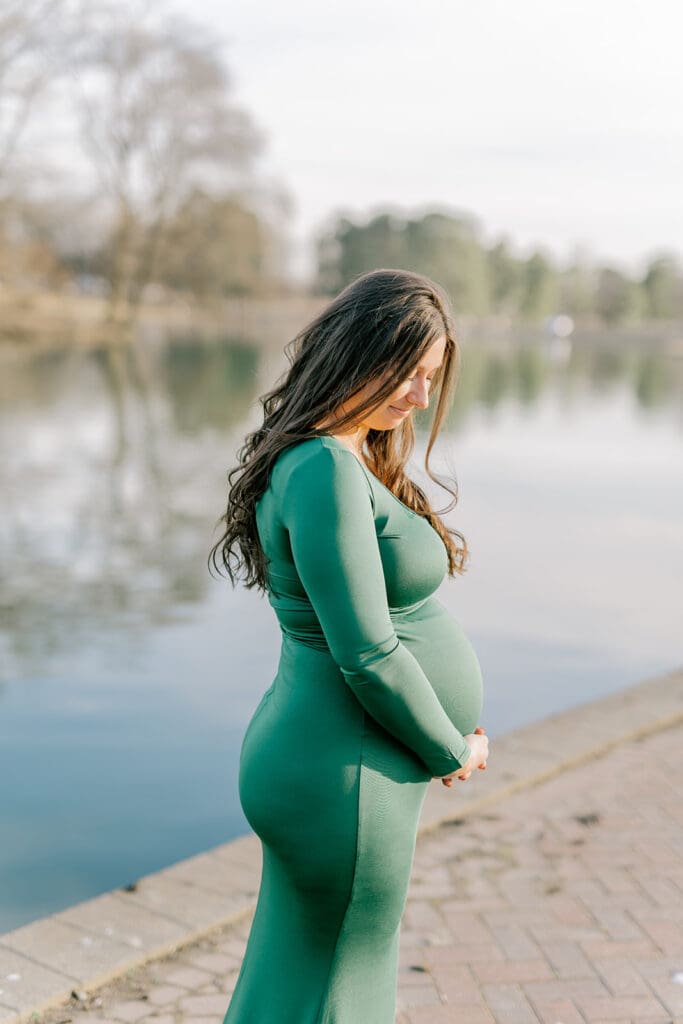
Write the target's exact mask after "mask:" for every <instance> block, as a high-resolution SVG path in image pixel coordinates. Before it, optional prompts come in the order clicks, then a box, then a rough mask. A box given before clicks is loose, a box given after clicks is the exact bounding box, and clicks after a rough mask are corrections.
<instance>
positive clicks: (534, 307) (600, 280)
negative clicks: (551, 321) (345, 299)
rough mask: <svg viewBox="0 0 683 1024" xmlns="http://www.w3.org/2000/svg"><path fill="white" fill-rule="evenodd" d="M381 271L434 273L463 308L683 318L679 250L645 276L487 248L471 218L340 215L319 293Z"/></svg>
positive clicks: (624, 318) (329, 238)
mask: <svg viewBox="0 0 683 1024" xmlns="http://www.w3.org/2000/svg"><path fill="white" fill-rule="evenodd" d="M373 267H402V268H404V269H407V270H416V271H420V272H422V273H425V274H428V275H429V276H430V277H433V278H434V279H435V280H437V281H439V282H440V283H441V284H442V285H444V287H445V288H446V289H447V291H448V292H449V295H450V296H451V298H452V300H453V303H454V306H455V308H456V310H457V311H458V312H460V313H468V314H473V315H479V316H487V315H496V316H501V315H502V316H509V317H511V318H516V319H534V320H537V319H538V318H539V317H543V316H546V315H552V314H555V313H560V312H561V313H567V314H569V315H570V316H572V317H574V318H576V319H586V318H591V319H596V320H599V321H601V322H603V323H606V324H619V323H626V322H629V321H637V320H644V319H656V320H681V319H683V273H682V272H681V267H680V265H679V263H678V261H677V260H676V258H675V257H674V256H673V255H672V254H668V253H662V254H660V255H657V256H654V257H653V258H652V259H651V260H650V261H649V263H648V265H647V267H646V269H645V271H644V273H643V274H642V275H641V276H629V275H628V274H626V273H625V272H624V271H623V270H620V269H618V268H616V267H610V266H592V265H588V264H587V263H582V262H580V261H579V260H578V259H577V260H575V261H574V262H572V263H571V264H570V265H569V266H564V267H561V266H558V265H557V262H556V261H554V260H553V259H552V258H551V257H550V256H549V255H548V254H546V253H544V252H543V251H541V250H536V251H534V252H532V253H531V254H530V255H528V256H523V257H522V256H520V255H517V254H516V253H515V252H514V250H513V248H512V246H511V243H510V242H509V241H508V240H507V239H505V238H501V239H499V240H498V241H497V242H496V243H495V244H494V245H492V246H486V245H485V244H484V242H483V241H482V239H481V232H480V229H479V226H478V224H477V222H476V220H475V219H474V218H472V217H468V216H467V215H455V214H449V213H443V212H438V211H435V212H429V213H426V214H423V215H421V216H420V217H416V218H414V219H411V218H410V217H407V216H401V215H400V214H397V213H396V212H387V213H378V214H377V215H375V216H374V217H373V218H372V219H371V220H369V221H367V220H366V221H363V222H361V221H360V220H356V221H353V220H350V219H349V218H347V217H340V218H338V219H337V221H336V223H334V224H333V225H332V226H331V227H330V228H329V229H328V230H326V231H324V232H323V233H322V234H321V235H320V237H319V239H318V275H317V280H316V289H317V290H318V292H320V293H322V294H336V292H337V291H339V289H340V288H342V287H344V285H346V284H348V283H349V281H352V280H353V279H354V278H355V277H356V276H357V275H358V274H361V273H364V272H365V271H368V270H371V269H372V268H373Z"/></svg>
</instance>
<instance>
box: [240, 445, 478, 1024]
mask: <svg viewBox="0 0 683 1024" xmlns="http://www.w3.org/2000/svg"><path fill="white" fill-rule="evenodd" d="M257 526H258V532H259V537H260V540H261V543H262V545H263V548H264V550H265V552H266V554H267V556H268V557H269V558H270V559H271V560H272V561H271V564H270V568H269V581H268V582H269V586H268V600H269V602H270V604H271V605H272V607H273V608H274V610H275V613H276V615H277V618H278V620H279V623H280V628H281V631H282V647H281V653H280V660H279V665H278V669H277V674H276V676H275V679H274V681H273V683H272V685H271V686H270V687H269V688H268V689H267V690H266V692H265V693H264V695H263V697H262V699H261V702H260V704H259V705H258V707H257V708H256V711H255V712H254V715H253V717H252V719H251V721H250V722H249V725H248V727H247V730H246V733H245V736H244V740H243V743H242V750H241V755H240V773H239V795H240V802H241V804H242V808H243V810H244V814H245V816H246V818H247V820H248V821H249V824H250V825H251V827H252V828H253V830H254V832H256V834H257V835H258V836H259V838H260V840H261V843H262V847H263V869H262V875H261V884H260V889H259V895H258V902H257V906H256V912H255V916H254V920H253V923H252V926H251V930H250V933H249V939H248V943H247V948H246V952H245V956H244V960H243V963H242V967H241V970H240V974H239V976H238V979H237V984H236V987H235V991H234V993H233V995H232V999H231V1001H230V1005H229V1007H228V1010H227V1012H226V1014H225V1018H224V1024H393V1022H394V1015H395V1006H396V988H397V972H398V948H399V932H400V923H401V916H402V913H403V909H404V905H405V900H406V895H407V889H408V882H409V878H410V872H411V867H412V861H413V855H414V852H415V840H416V835H417V825H418V818H419V815H420V809H421V807H422V803H423V800H424V798H425V795H426V791H427V786H428V785H429V782H430V780H431V779H432V777H434V776H441V775H446V774H448V773H449V772H452V771H455V770H456V769H457V768H459V767H460V766H461V765H462V764H463V763H464V762H465V761H466V760H467V759H468V757H469V756H470V748H469V747H468V745H467V743H466V742H465V739H464V734H466V733H468V732H473V731H474V729H475V728H476V726H477V725H478V724H479V717H480V713H481V707H482V677H481V669H480V665H479V662H478V660H477V657H476V654H475V652H474V650H473V648H472V646H471V644H470V642H469V641H468V639H467V637H466V636H465V634H464V633H463V631H462V629H461V627H460V625H459V624H458V622H457V621H456V620H455V619H454V618H453V616H452V615H451V614H450V612H449V611H448V610H447V609H446V608H445V606H444V605H443V604H442V603H441V602H440V601H439V600H438V598H437V597H436V596H435V594H434V591H435V590H436V589H437V587H438V586H439V584H440V583H441V582H442V581H443V580H444V578H445V576H446V572H447V556H446V549H445V547H444V544H443V541H442V540H441V538H440V537H439V535H438V534H437V532H436V531H435V530H434V529H433V528H432V526H431V525H430V524H429V522H428V521H427V520H426V519H424V518H422V517H421V516H420V515H418V514H417V513H416V512H413V511H412V510H411V509H409V508H408V506H407V505H405V504H404V503H403V502H401V501H400V500H399V499H398V498H397V497H396V496H395V495H394V494H393V493H392V492H391V491H390V490H389V489H388V488H387V487H385V486H384V484H382V483H381V482H380V481H379V480H378V478H377V477H375V476H374V474H372V473H371V472H370V471H369V469H367V468H366V467H365V466H364V465H363V463H362V462H361V461H360V459H358V458H357V457H356V456H355V455H354V454H353V452H352V451H351V450H350V449H349V448H347V447H346V445H345V444H344V442H342V441H340V440H339V439H338V438H335V437H333V436H332V435H324V436H318V437H314V438H309V439H307V440H305V441H303V442H300V443H298V444H296V445H294V446H292V447H290V448H288V449H286V450H285V451H284V452H282V453H281V454H280V456H279V457H278V459H277V461H276V463H275V465H274V467H273V470H272V474H271V479H270V482H269V485H268V488H267V490H266V491H265V492H264V494H263V495H262V496H261V498H260V499H259V502H258V504H257ZM437 784H438V783H436V782H435V783H433V785H437ZM453 800H454V807H455V802H456V801H457V792H454V793H453Z"/></svg>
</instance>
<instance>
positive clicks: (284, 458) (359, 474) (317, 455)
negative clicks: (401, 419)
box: [271, 434, 369, 489]
mask: <svg viewBox="0 0 683 1024" xmlns="http://www.w3.org/2000/svg"><path fill="white" fill-rule="evenodd" d="M331 478H332V479H342V480H344V481H346V482H347V483H348V482H349V481H350V480H357V479H365V474H364V471H363V467H362V465H361V463H360V460H359V459H358V458H357V457H356V456H355V455H354V454H353V452H352V451H351V450H350V449H349V448H348V447H347V446H346V445H345V444H344V442H343V441H339V440H338V438H335V437H333V436H331V435H330V434H320V435H318V436H317V437H308V438H306V439H305V440H304V441H299V442H297V443H296V444H293V445H291V446H290V447H289V448H285V449H284V450H283V451H282V452H280V454H279V455H278V457H277V459H276V460H275V463H274V465H273V471H272V475H271V483H272V485H274V486H275V487H277V488H278V489H279V488H282V487H285V486H286V485H287V483H288V482H289V481H290V480H292V481H294V482H295V483H296V484H297V485H299V486H311V487H320V486H325V481H326V480H329V479H331ZM366 486H367V487H368V488H369V484H368V483H367V481H366Z"/></svg>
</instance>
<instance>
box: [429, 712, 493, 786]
mask: <svg viewBox="0 0 683 1024" xmlns="http://www.w3.org/2000/svg"><path fill="white" fill-rule="evenodd" d="M474 731H475V732H477V733H479V734H480V735H481V734H485V733H486V729H484V728H482V726H481V725H478V726H477V728H476V729H475V730H474ZM478 767H479V768H486V765H485V764H480V765H479V766H478ZM471 774H472V772H471V771H469V772H465V773H464V774H463V775H458V773H457V771H456V772H453V773H452V774H451V775H444V776H438V775H437V776H436V777H437V778H441V781H442V783H443V784H444V786H448V787H449V788H450V787H451V786H452V785H453V779H456V778H457V779H462V780H463V782H464V781H465V780H466V779H469V777H470V775H471Z"/></svg>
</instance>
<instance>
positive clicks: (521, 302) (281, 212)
mask: <svg viewBox="0 0 683 1024" xmlns="http://www.w3.org/2000/svg"><path fill="white" fill-rule="evenodd" d="M219 42H220V41H218V40H216V38H215V36H214V34H213V31H212V26H211V25H209V24H201V23H197V22H195V21H190V20H187V19H179V18H178V17H177V16H176V15H175V14H174V13H173V9H172V6H171V5H170V3H169V0H155V2H153V3H150V2H149V0H128V2H127V4H126V16H125V17H122V12H121V6H120V4H118V3H115V2H114V3H112V2H111V0H87V2H86V0H3V3H2V5H1V7H0V301H2V302H3V303H4V304H5V307H6V305H7V303H8V302H11V301H12V297H14V298H15V300H16V302H15V304H17V303H18V305H21V303H24V302H26V301H27V300H26V296H27V294H29V293H30V292H31V291H38V290H40V289H46V288H47V289H52V290H57V291H60V292H61V291H63V292H65V293H74V294H76V295H83V294H87V295H97V296H100V297H102V299H103V300H104V306H105V308H106V311H107V317H108V319H110V320H112V321H114V322H116V321H128V322H130V321H131V320H133V319H134V318H135V316H136V312H137V310H138V308H139V306H140V304H141V303H147V302H156V303H164V302H167V301H173V300H176V299H177V298H181V299H191V300H195V301H199V302H201V303H202V305H203V306H205V307H206V306H210V305H211V303H213V302H216V303H217V304H218V305H219V304H220V301H221V300H223V299H225V298H226V297H229V296H249V297H256V298H259V299H262V298H269V297H278V296H283V295H285V294H287V293H288V292H291V291H297V292H301V288H300V287H299V286H296V287H295V286H294V285H292V284H291V282H290V280H289V276H288V256H289V252H288V242H287V236H288V219H289V216H290V214H291V210H292V200H291V197H290V195H289V194H288V192H287V190H286V189H285V188H284V187H282V186H281V185H279V184H277V183H274V182H272V181H270V180H268V179H265V180H262V179H260V178H259V175H258V174H257V171H256V167H255V162H256V159H257V157H259V156H260V155H261V154H262V153H263V151H264V149H265V145H266V138H265V136H264V134H263V133H262V131H261V130H260V129H259V128H257V126H256V125H255V124H254V122H253V121H252V118H251V116H250V115H249V113H248V112H247V111H245V110H244V109H243V108H242V107H240V106H239V105H238V104H237V103H236V102H235V101H234V99H233V96H232V79H231V75H230V71H229V68H228V67H227V65H226V61H225V57H224V54H223V52H222V50H221V48H220V45H219ZM317 253H318V258H317V266H316V269H315V272H314V274H313V280H312V281H311V282H310V290H311V291H312V292H313V293H314V294H316V295H326V294H332V293H335V292H336V291H337V290H339V289H340V288H341V287H343V286H344V285H345V284H346V283H348V282H349V281H351V280H352V279H353V278H354V277H355V276H356V275H358V274H360V273H362V272H364V271H366V270H370V269H373V268H376V267H406V268H410V269H415V270H418V271H421V272H423V273H426V274H428V275H430V276H432V277H434V278H435V279H436V280H437V281H440V282H441V283H442V284H443V285H444V286H445V287H446V288H447V290H448V292H449V293H450V295H451V297H452V299H453V303H454V306H455V308H456V310H457V311H458V312H460V313H464V314H472V315H475V316H477V315H479V316H487V315H496V316H500V315H502V316H507V317H510V318H522V319H533V320H537V319H538V318H539V317H542V316H545V315H548V314H554V313H558V312H562V313H568V314H570V315H571V316H573V317H575V318H576V319H591V320H593V321H594V322H597V323H607V324H619V323H626V322H629V321H638V320H642V319H656V320H664V319H666V320H681V319H683V275H682V273H681V269H680V267H679V265H678V263H677V261H676V259H675V258H674V257H673V256H672V255H670V254H667V253H662V254H659V255H657V256H653V257H652V259H651V260H650V262H649V265H648V266H647V267H646V268H645V270H644V272H643V274H642V275H641V276H629V275H628V274H627V273H625V272H624V271H623V270H620V269H619V268H617V267H613V266H601V267H600V266H594V265H588V264H586V263H582V262H581V261H579V260H576V261H574V263H573V264H572V265H570V266H562V267H560V266H558V265H557V263H556V262H555V261H553V259H552V258H551V257H550V256H549V255H547V254H546V253H544V252H542V251H537V252H533V253H532V254H531V255H525V256H521V255H519V254H518V253H516V252H515V251H514V250H513V248H512V246H511V243H510V242H509V241H508V240H507V239H505V238H502V239H501V240H499V241H498V242H497V243H496V244H493V245H490V246H489V245H486V244H484V242H483V241H482V236H481V232H480V229H479V227H478V224H477V222H476V221H475V220H474V219H473V218H472V217H470V216H468V215H466V214H460V213H454V212H453V211H447V212H444V211H443V210H431V211H427V212H423V213H421V214H420V215H419V216H418V215H415V214H413V215H412V216H409V215H405V216H404V215H402V214H399V213H396V212H382V213H378V214H377V215H376V216H374V217H373V218H372V219H371V220H370V221H369V222H365V221H361V220H360V218H359V219H356V220H351V219H349V218H348V217H342V216H339V217H337V219H336V221H335V222H334V223H333V224H332V226H331V227H329V228H325V229H323V231H322V234H321V236H320V237H319V239H318V240H317ZM17 296H18V299H17V298H16V297H17Z"/></svg>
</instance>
